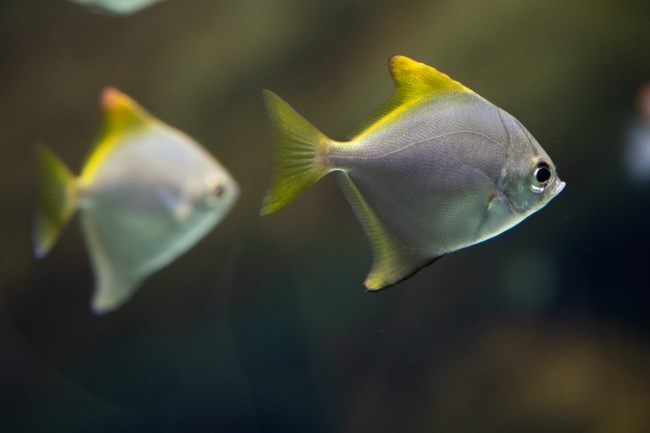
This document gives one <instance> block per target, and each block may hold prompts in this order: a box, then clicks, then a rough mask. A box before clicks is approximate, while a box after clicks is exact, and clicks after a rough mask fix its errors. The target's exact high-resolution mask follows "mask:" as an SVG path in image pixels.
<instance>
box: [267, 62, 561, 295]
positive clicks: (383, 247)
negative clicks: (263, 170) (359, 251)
mask: <svg viewBox="0 0 650 433" xmlns="http://www.w3.org/2000/svg"><path fill="white" fill-rule="evenodd" d="M390 73H391V76H392V77H393V80H394V81H395V87H396V89H395V93H394V94H393V96H392V98H391V99H390V100H389V101H388V102H386V103H385V104H384V105H383V106H382V107H381V108H379V110H377V111H376V112H375V113H374V114H373V115H371V116H370V117H369V118H368V119H366V120H365V121H364V122H363V123H362V124H361V125H360V126H359V128H358V130H357V131H356V132H355V134H354V137H353V138H352V139H351V141H348V142H336V141H334V140H331V139H329V138H327V137H326V136H324V135H323V134H321V133H320V132H319V131H318V130H316V128H314V127H313V126H312V125H311V124H309V122H307V121H306V120H305V119H303V118H302V117H300V115H298V114H297V113H296V112H295V111H293V109H292V108H291V107H289V105H288V104H287V103H286V102H284V101H282V100H281V99H280V98H279V97H278V96H276V95H275V94H273V93H272V92H269V91H265V92H264V99H265V102H266V108H267V111H268V113H269V116H270V118H271V124H272V129H273V148H272V157H271V158H272V159H271V182H270V186H269V190H268V191H267V193H266V196H265V197H264V203H263V206H262V211H261V213H262V214H263V215H264V214H269V213H272V212H275V211H276V210H278V209H280V208H281V207H283V206H285V205H286V204H287V203H289V202H290V201H291V200H292V199H293V198H294V197H295V196H296V195H298V194H299V193H300V192H301V191H303V190H304V189H306V188H307V187H309V186H310V185H312V184H313V183H315V182H316V181H317V180H318V179H320V178H321V177H322V176H324V175H325V174H327V173H329V172H331V171H337V172H339V181H340V184H341V186H342V188H343V191H344V193H345V195H346V197H347V199H348V201H349V202H350V205H351V206H352V208H353V209H354V212H355V213H356V215H357V218H358V219H359V220H360V221H361V224H362V225H363V227H364V229H365V232H366V234H367V235H368V237H369V238H370V242H371V244H372V248H373V252H374V264H373V266H372V270H371V271H370V274H369V275H368V277H367V278H366V280H365V283H364V284H365V286H366V288H367V289H368V290H379V289H383V288H385V287H388V286H390V285H393V284H396V283H398V282H399V281H401V280H403V279H405V278H408V277H410V276H411V275H413V274H414V273H415V272H417V271H418V270H420V269H421V268H423V267H424V266H427V265H428V264H430V263H432V262H433V261H435V260H436V259H437V258H439V257H441V256H443V255H445V254H447V253H450V252H452V251H456V250H459V249H461V248H465V247H468V246H470V245H474V244H476V243H478V242H482V241H484V240H486V239H489V238H491V237H494V236H496V235H498V234H500V233H502V232H503V231H505V230H507V229H509V228H510V227H512V226H514V225H515V224H517V223H519V222H520V221H521V220H523V219H524V218H526V217H527V216H529V215H530V214H532V213H533V212H535V211H537V210H539V209H541V208H542V207H543V206H544V205H546V203H548V202H549V201H550V200H551V199H552V198H553V197H555V196H556V195H557V194H558V193H560V191H562V189H563V188H564V185H565V184H564V182H561V181H560V179H559V178H558V176H557V174H556V172H555V166H554V165H553V162H552V161H551V159H550V158H549V156H548V155H547V154H546V152H544V149H542V147H541V146H540V145H539V143H538V142H537V141H536V140H535V139H534V138H533V137H532V136H531V135H530V133H529V132H528V131H527V130H526V128H524V127H523V126H522V125H521V123H519V122H518V121H517V119H515V118H514V117H512V116H511V115H509V114H508V113H506V112H505V111H503V110H501V109H500V108H498V107H496V106H495V105H493V104H491V103H490V102H488V101H486V100H485V99H483V98H481V97H480V96H479V95H477V94H476V93H474V92H472V91H471V90H470V89H468V88H466V87H464V86H463V85H461V84H460V83H458V82H456V81H453V80H452V79H450V78H449V77H448V76H446V75H444V74H442V73H440V72H438V71H437V70H435V69H434V68H432V67H429V66H427V65H424V64H422V63H418V62H415V61H413V60H411V59H408V58H406V57H403V56H394V57H392V58H391V59H390Z"/></svg>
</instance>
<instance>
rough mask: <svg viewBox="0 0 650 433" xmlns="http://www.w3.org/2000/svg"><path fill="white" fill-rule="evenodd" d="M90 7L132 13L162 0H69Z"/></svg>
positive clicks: (119, 13)
mask: <svg viewBox="0 0 650 433" xmlns="http://www.w3.org/2000/svg"><path fill="white" fill-rule="evenodd" d="M69 1H71V2H73V3H77V4H80V5H83V6H87V7H89V8H92V9H95V8H97V9H98V10H100V11H101V10H103V11H106V12H111V13H114V14H118V15H131V14H134V13H136V12H139V11H141V10H142V9H145V8H147V7H149V6H151V5H153V4H155V3H158V2H160V1H162V0H69Z"/></svg>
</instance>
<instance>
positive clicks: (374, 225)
mask: <svg viewBox="0 0 650 433" xmlns="http://www.w3.org/2000/svg"><path fill="white" fill-rule="evenodd" d="M338 179H339V183H340V184H341V187H342V188H343V192H344V193H345V196H346V197H347V198H348V201H349V202H350V205H351V206H352V208H353V209H354V212H355V214H356V215H357V218H358V219H359V221H360V222H361V225H362V226H363V229H364V231H365V232H366V235H367V236H368V238H369V239H370V244H371V245H372V251H373V255H374V261H373V264H372V269H371V270H370V273H369V274H368V276H367V277H366V280H365V281H364V283H363V284H364V286H365V287H366V289H367V290H368V291H377V290H381V289H385V288H386V287H389V286H392V285H395V284H397V283H399V282H400V281H402V280H405V279H406V278H408V277H410V276H412V275H413V274H414V273H416V272H417V271H418V270H420V269H422V268H423V267H424V266H427V265H429V264H431V263H433V262H434V261H435V260H436V259H438V257H436V258H433V259H429V260H422V259H421V257H419V256H418V255H417V254H413V253H414V251H409V249H408V248H406V247H400V246H399V245H398V243H397V242H395V240H394V239H393V238H392V236H391V234H390V233H389V232H388V231H387V230H386V229H385V228H384V227H383V225H382V222H381V221H380V220H379V218H378V217H377V214H376V213H375V212H374V211H373V209H372V208H371V207H370V205H369V204H368V202H367V201H366V199H365V198H364V197H363V195H362V193H361V191H359V188H358V187H357V186H356V185H355V183H354V181H353V180H352V179H351V178H350V176H349V175H348V174H347V173H340V174H339V175H338Z"/></svg>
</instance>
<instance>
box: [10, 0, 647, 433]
mask: <svg viewBox="0 0 650 433" xmlns="http://www.w3.org/2000/svg"><path fill="white" fill-rule="evenodd" d="M649 23H650V3H649V2H647V1H641V0H639V1H626V0H562V1H560V0H544V1H541V0H516V1H515V0H485V1H477V0H446V1H432V0H427V1H424V0H419V1H418V0H413V1H411V0H404V1H399V2H396V1H387V0H365V1H359V0H327V1H326V0H314V1H297V0H268V1H252V0H224V1H222V0H169V1H165V2H162V3H160V4H157V5H154V6H152V7H150V8H148V9H145V10H143V11H141V12H140V13H137V14H135V15H132V16H128V17H121V16H112V15H108V14H98V13H94V12H92V11H90V10H88V9H86V8H84V7H81V6H78V5H76V4H73V3H69V2H67V1H64V0H4V1H2V2H1V3H0V146H1V147H0V149H1V153H0V157H1V158H0V185H2V188H1V189H0V295H1V296H0V299H1V302H0V312H1V315H0V432H3V433H4V432H59V431H60V432H89V431H92V432H118V431H119V432H131V431H133V432H136V431H137V432H148V431H161V432H176V431H179V432H180V431H183V432H195V431H196V432H215V431H221V432H285V433H288V432H351V433H352V432H354V433H356V432H366V431H373V432H425V431H426V432H429V431H436V432H522V431H526V432H548V431H553V432H603V433H604V432H647V431H650V410H649V408H650V315H649V313H650V295H649V294H648V277H647V269H648V262H649V261H650V253H649V252H648V245H649V244H650V228H649V227H650V224H649V222H650V203H649V200H648V198H649V197H650V185H643V184H638V183H633V182H631V181H630V180H629V179H628V176H627V175H626V172H625V166H624V164H623V152H624V146H625V143H626V142H625V137H626V128H627V125H628V124H629V122H630V121H631V119H633V118H634V117H635V115H636V114H635V98H636V92H637V89H638V88H639V87H640V86H641V85H642V84H643V83H644V82H646V81H648V80H650V25H649ZM393 54H402V55H406V56H409V57H411V58H413V59H415V60H417V61H420V62H424V63H426V64H429V65H432V66H434V67H436V68H437V69H439V70H441V71H442V72H444V73H446V74H448V75H450V76H451V77H452V78H454V79H456V80H458V81H460V82H461V83H463V84H464V85H466V86H468V87H469V88H471V89H473V90H474V91H476V92H477V93H479V94H480V95H481V96H483V97H485V98H486V99H488V100H489V101H491V102H493V103H495V104H496V105H498V106H499V107H501V108H503V109H505V110H506V111H508V112H509V113H511V114H513V115H514V116H515V117H517V118H518V119H519V120H520V121H521V122H522V123H523V124H524V125H525V126H526V127H527V129H528V130H529V131H530V132H531V133H532V134H533V135H534V136H535V137H536V138H537V140H538V141H539V142H540V143H541V144H542V146H543V147H544V149H545V150H546V151H547V152H548V154H549V155H550V156H551V157H552V158H553V161H554V162H555V163H556V164H557V166H558V170H559V175H560V177H561V178H562V180H564V181H566V182H567V188H566V189H565V191H564V192H562V194H561V195H560V196H558V198H556V199H555V200H554V201H553V202H551V203H550V204H549V205H548V206H547V207H546V208H544V209H543V210H542V211H540V212H539V213H537V214H535V215H533V216H532V217H530V218H529V219H527V220H525V221H524V222H523V223H521V224H520V225H518V226H517V227H515V228H513V229H511V230H509V231H507V232H506V233H504V234H502V235H500V236H498V237H497V238H495V239H494V240H490V241H488V242H486V243H483V244H480V245H477V246H475V247H472V248H470V249H467V250H463V251H460V252H457V253H454V254H451V255H449V256H447V257H445V258H443V259H441V260H440V261H438V262H436V263H435V264H434V265H432V266H430V267H428V268H426V269H424V270H422V271H421V272H419V273H418V274H416V275H415V276H414V277H412V278H411V279H409V280H407V281H404V282H403V283H400V284H399V285H398V286H396V287H392V288H390V289H387V290H385V291H382V292H379V293H374V294H369V293H365V292H364V290H363V288H362V285H361V283H362V281H363V279H364V277H365V275H366V274H367V272H368V270H369V268H370V264H371V259H372V254H371V250H370V246H369V243H368V241H367V239H366V238H365V236H364V234H363V232H362V229H361V226H360V225H359V224H358V222H357V221H356V220H355V218H354V215H353V213H352V211H351V209H350V208H349V206H348V205H347V203H346V201H345V199H344V197H343V195H342V193H341V191H340V190H339V188H338V185H337V183H336V181H335V179H334V176H332V177H329V176H328V177H326V178H324V179H323V180H322V181H320V182H318V183H317V184H316V185H315V186H314V187H312V188H310V190H309V191H307V192H306V193H304V194H302V195H301V196H299V197H298V198H297V199H296V200H295V201H294V202H293V203H291V205H290V206H287V207H286V208H285V209H282V210H281V211H279V212H278V213H276V214H273V215H270V216H266V217H263V218H262V217H259V216H258V212H259V207H260V204H261V199H262V196H263V194H264V191H265V188H266V186H267V182H268V170H269V169H268V161H269V144H270V140H269V127H268V121H267V119H266V114H265V112H264V106H263V103H262V97H261V90H262V89H264V88H267V89H271V90H273V91H274V92H276V93H277V94H279V95H280V96H281V97H282V98H284V99H286V100H287V101H288V102H289V103H290V104H291V105H292V106H293V107H294V108H295V109H296V110H297V111H298V112H299V113H301V114H302V115H303V116H304V117H305V118H307V119H308V120H310V121H311V122H312V123H313V124H314V125H315V126H317V127H318V128H319V129H321V130H322V131H323V132H324V133H325V134H327V135H329V136H330V137H332V138H334V139H344V138H345V136H346V134H347V132H348V131H349V130H350V129H351V128H352V127H353V126H354V125H355V124H356V123H358V122H359V121H361V120H362V119H363V118H364V117H365V116H367V115H368V114H369V113H371V112H372V111H373V110H374V109H375V108H377V107H378V106H379V105H380V104H381V103H382V102H383V101H385V100H386V99H387V98H388V97H389V96H390V95H391V93H392V91H393V84H392V82H391V79H390V77H389V75H388V71H387V60H388V57H389V56H391V55H393ZM108 85H111V86H115V87H117V88H119V89H120V90H122V91H124V92H126V93H127V94H129V95H131V96H132V97H133V98H135V99H136V100H137V101H139V102H140V103H141V104H142V105H143V106H144V107H146V108H147V109H148V110H149V111H151V112H152V113H153V114H154V115H155V116H157V117H159V118H160V119H162V120H163V121H165V122H167V123H169V124H170V125H172V126H175V127H177V128H179V129H181V130H183V131H185V132H187V133H188V134H189V135H191V136H192V137H194V138H196V139H197V140H198V141H199V142H201V143H202V144H203V145H204V146H205V147H206V148H207V149H208V150H209V151H210V152H212V153H213V154H214V155H215V156H217V158H219V160H220V161H221V162H222V163H223V164H224V165H225V166H226V167H227V168H228V169H229V170H230V171H231V173H232V174H233V176H234V177H235V178H236V179H237V181H238V182H239V184H240V185H241V187H242V196H241V199H240V201H239V203H238V204H237V206H236V207H235V209H234V211H233V212H232V213H231V214H230V215H229V216H228V217H227V218H226V219H225V220H224V222H223V223H222V224H221V225H219V226H218V227H217V228H216V229H215V230H214V231H213V232H211V233H210V234H209V235H208V236H207V237H206V238H205V239H204V240H203V241H202V242H200V243H199V244H198V245H197V246H196V247H195V248H194V249H192V250H191V251H190V252H189V253H187V254H186V255H184V256H182V257H181V258H180V259H179V260H177V261H176V262H175V263H173V264H172V265H170V266H169V267H167V268H165V269H163V270H162V271H160V272H158V273H157V274H155V275H154V276H152V277H151V278H149V279H148V280H147V281H146V282H145V284H144V285H143V286H142V288H141V289H140V291H139V292H138V293H137V294H136V295H135V296H134V297H133V299H132V300H131V301H130V302H129V303H127V304H126V305H125V306H123V307H122V308H120V309H119V310H118V311H116V312H114V313H110V314H108V315H106V316H103V317H96V316H93V314H92V313H91V311H90V308H89V303H90V296H91V292H92V288H93V276H92V273H91V268H90V263H89V261H88V256H87V253H86V249H85V246H84V244H83V239H82V236H81V230H80V227H79V224H78V221H77V220H76V219H75V220H73V222H72V223H71V224H70V225H69V227H67V228H66V230H65V231H64V233H63V235H62V237H61V239H60V241H59V242H58V244H57V245H56V246H55V248H54V249H53V250H52V252H51V253H50V254H49V256H48V257H46V258H45V259H43V260H40V261H37V260H36V259H34V258H33V257H32V254H31V241H30V231H31V221H32V213H33V197H34V164H33V160H34V148H35V144H37V143H44V144H46V145H48V146H49V147H50V148H51V149H52V150H53V151H54V152H55V153H56V154H58V155H59V156H60V157H61V158H62V160H63V161H65V162H66V163H67V164H68V165H69V166H70V167H71V168H72V169H73V170H74V171H75V172H79V169H80V167H81V166H82V164H83V161H84V159H85V157H86V153H87V152H88V150H89V148H90V146H91V144H92V142H93V140H94V137H95V134H96V133H97V131H98V128H99V125H100V121H101V118H100V114H99V108H98V98H99V94H100V92H101V90H102V89H103V88H104V87H105V86H108ZM648 145H650V143H649V144H648ZM143 163H146V161H143Z"/></svg>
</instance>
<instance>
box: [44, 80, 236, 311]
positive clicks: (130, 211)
mask: <svg viewBox="0 0 650 433" xmlns="http://www.w3.org/2000/svg"><path fill="white" fill-rule="evenodd" d="M102 109H103V111H104V126H103V128H102V131H101V133H100V136H99V138H98V140H97V144H96V147H95V149H94V150H93V151H92V153H91V154H90V156H89V158H88V161H87V162H86V164H85V165H84V168H83V170H82V173H81V176H79V177H78V178H76V177H75V176H74V175H73V174H72V173H71V172H70V171H69V170H68V169H67V168H66V167H65V165H64V164H63V163H62V162H61V161H60V160H59V159H58V158H57V157H56V156H55V155H54V154H53V153H52V152H50V151H49V150H47V149H46V148H45V147H40V148H39V149H38V170H39V180H38V181H39V209H38V213H37V216H36V226H35V231H34V253H35V255H36V256H37V257H43V256H44V255H45V254H47V253H48V251H49V250H50V249H51V248H52V246H53V245H54V243H55V242H56V240H57V239H58V237H59V234H60V232H61V230H62V228H63V227H64V225H65V224H66V222H67V221H68V220H69V219H70V218H71V217H72V215H73V213H74V211H75V210H76V209H77V208H79V209H80V210H81V218H82V223H83V229H84V236H85V238H86V243H87V245H88V248H89V250H90V255H91V258H92V264H93V268H94V271H95V277H96V280H97V284H96V287H95V293H94V295H93V300H92V308H93V310H94V311H95V312H96V313H98V314H101V313H106V312H108V311H111V310H114V309H116V308H117V307H119V306H120V305H122V304H123V303H124V302H126V301H127V300H128V299H129V298H130V297H131V296H132V295H133V293H134V292H135V290H136V289H137V288H138V286H139V285H140V283H141V282H142V280H144V279H145V278H146V277H147V276H149V275H151V274H152V273H154V272H156V271H157V270H159V269H160V268H162V267H164V266H166V265H168V264H169V263H171V262H172V261H173V260H174V259H176V258H177V257H178V256H180V255H181V254H183V253H184V252H186V251H187V250H189V249H190V248H191V247H192V246H193V245H194V244H196V243H197V242H198V241H199V240H200V239H201V238H203V237H204V236H205V235H206V234H207V233H208V232H209V231H210V230H211V229H212V228H213V227H214V226H215V225H216V224H217V223H219V221H221V220H222V219H223V218H224V217H225V216H226V215H227V214H228V212H230V209H231V208H232V207H233V205H234V204H235V202H236V200H237V198H238V196H239V187H238V185H237V183H236V182H235V180H234V179H233V178H232V177H231V176H230V174H229V173H228V171H227V170H226V169H225V168H224V167H223V166H222V165H221V164H220V163H219V162H218V161H217V160H216V159H215V158H214V157H212V156H211V155H210V154H209V153H208V152H207V151H206V150H205V149H203V148H202V147H201V146H200V145H199V144H198V143H196V142H195V141H194V140H192V139H191V138H190V137H188V136H187V135H185V134H183V133H182V132H180V131H178V130H176V129H174V128H172V127H170V126H168V125H166V124H164V123H163V122H161V121H160V120H158V119H156V118H154V117H153V116H151V115H150V114H149V113H147V112H146V111H145V110H144V109H143V108H142V107H140V106H139V105H138V104H137V103H136V102H135V101H133V100H132V99H131V98H129V97H128V96H126V95H125V94H123V93H121V92H119V91H117V90H115V89H112V88H108V89H106V90H105V91H104V93H103V95H102Z"/></svg>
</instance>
